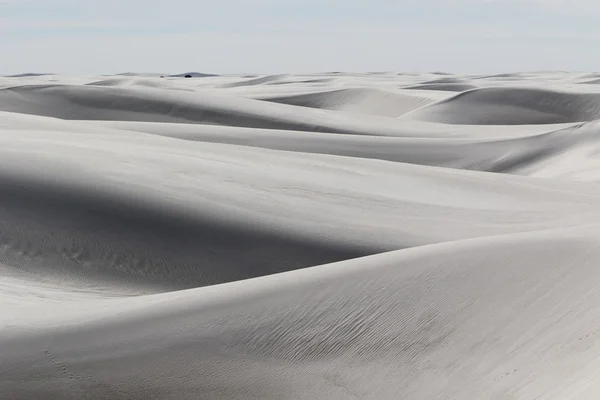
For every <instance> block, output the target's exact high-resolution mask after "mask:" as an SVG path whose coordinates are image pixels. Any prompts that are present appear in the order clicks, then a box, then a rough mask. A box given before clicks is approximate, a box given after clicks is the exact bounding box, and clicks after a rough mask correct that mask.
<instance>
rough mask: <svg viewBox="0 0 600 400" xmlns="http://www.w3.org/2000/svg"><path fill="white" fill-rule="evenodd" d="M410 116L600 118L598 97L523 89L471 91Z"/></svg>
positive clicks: (464, 120) (522, 121)
mask: <svg viewBox="0 0 600 400" xmlns="http://www.w3.org/2000/svg"><path fill="white" fill-rule="evenodd" d="M412 116H414V117H416V118H420V119H425V120H428V121H432V122H442V123H449V124H467V125H529V124H557V123H568V122H585V121H590V120H594V119H597V118H598V117H600V95H598V94H588V93H567V92H558V91H549V90H543V89H525V88H502V87H499V88H483V89H474V90H471V91H467V92H464V93H460V94H458V95H456V96H455V97H453V98H450V99H447V100H444V101H442V102H439V103H437V104H434V105H431V106H429V107H427V108H424V109H421V110H418V111H416V112H415V113H414V114H412Z"/></svg>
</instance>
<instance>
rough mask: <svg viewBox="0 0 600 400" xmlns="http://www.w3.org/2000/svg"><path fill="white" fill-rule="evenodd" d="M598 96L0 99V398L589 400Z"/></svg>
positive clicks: (458, 83) (599, 235)
mask: <svg viewBox="0 0 600 400" xmlns="http://www.w3.org/2000/svg"><path fill="white" fill-rule="evenodd" d="M186 75H189V76H191V77H193V78H202V79H188V78H186ZM597 80H598V75H597V74H587V73H586V74H581V73H579V74H569V73H564V72H557V73H553V72H536V73H507V74H497V75H492V76H473V75H469V76H467V75H456V74H450V73H439V72H434V73H422V74H419V73H410V74H403V73H396V72H380V73H379V72H372V73H365V74H358V73H352V74H351V73H341V72H332V73H319V74H304V75H300V74H278V75H239V76H238V75H236V76H233V75H231V76H229V75H227V76H225V75H213V74H203V73H196V72H189V73H183V74H177V75H169V74H162V75H161V74H138V73H124V74H118V75H104V76H86V77H66V76H60V75H46V74H21V75H15V76H13V77H5V78H0V277H1V279H0V310H1V311H2V312H1V313H0V399H2V400H3V399H18V400H21V399H22V400H28V399H50V400H53V399H55V400H59V399H60V400H63V399H66V400H70V399H73V400H75V399H77V400H78V399H94V400H106V399H140V400H141V399H173V400H179V399H189V400H197V399H211V400H249V399H257V400H258V399H260V400H286V399H290V400H291V399H294V400H296V399H305V400H315V399H316V400H325V399H327V400H332V399H334V400H335V399H339V400H346V399H369V400H396V399H405V400H432V399H451V400H465V399H482V400H483V399H490V400H491V399H498V400H499V399H514V400H531V399H544V400H564V399H578V400H579V399H583V400H596V399H597V398H598V396H599V395H600V381H599V380H598V379H597V376H598V374H599V373H600V357H599V356H598V354H600V352H599V351H598V350H599V349H600V333H599V332H600V327H599V326H598V320H599V317H600V316H599V313H598V312H597V310H598V309H599V308H600V283H599V282H600V279H599V278H600V268H599V267H598V265H599V262H600V250H599V249H600V247H599V246H598V244H599V242H600V208H599V204H600V186H598V184H597V183H598V182H599V181H600V158H599V157H598V154H600V139H599V138H600V121H598V119H600V85H598V84H597V82H596V81H597Z"/></svg>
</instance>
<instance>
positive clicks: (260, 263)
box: [0, 175, 367, 292]
mask: <svg viewBox="0 0 600 400" xmlns="http://www.w3.org/2000/svg"><path fill="white" fill-rule="evenodd" d="M240 219H241V218H240ZM0 221H1V222H2V223H1V224H0V262H1V263H4V264H6V265H9V266H11V267H13V268H15V269H16V270H17V271H19V272H23V271H24V272H28V273H31V274H33V275H36V276H38V277H40V278H42V279H50V280H53V281H55V280H58V281H59V282H63V283H69V282H72V283H78V284H80V285H83V287H89V288H93V287H94V286H106V285H108V286H114V287H118V288H121V289H125V291H127V290H132V291H134V292H135V291H142V292H154V291H164V290H175V289H185V288H192V287H197V286H204V285H210V284H216V283H223V282H228V281H234V280H239V279H245V278H252V277H258V276H262V275H267V274H272V273H277V272H284V271H289V270H294V269H298V268H303V267H307V266H312V265H316V264H322V263H325V262H330V261H336V260H343V259H348V258H354V257H358V256H362V255H365V254H366V253H367V252H365V250H364V249H360V248H350V247H349V246H343V245H340V244H335V243H329V242H327V241H323V240H319V239H317V238H316V239H314V240H311V239H307V238H305V237H299V236H295V235H294V234H290V233H289V232H284V231H281V230H279V231H278V230H276V229H273V228H272V227H270V226H257V225H255V224H252V223H249V222H248V221H243V220H235V219H233V220H232V219H227V218H224V217H217V216H214V215H211V214H210V212H203V211H202V210H194V211H193V210H183V209H175V208H173V207H168V206H164V205H159V204H158V202H152V201H151V200H148V198H146V199H144V198H142V196H136V195H135V194H134V192H132V193H129V194H127V193H120V194H118V193H116V191H115V192H105V193H100V192H99V191H96V190H89V189H82V188H77V187H68V186H66V185H58V184H56V183H46V182H40V181H36V180H33V179H25V178H18V177H9V176H6V175H4V176H2V178H1V179H0Z"/></svg>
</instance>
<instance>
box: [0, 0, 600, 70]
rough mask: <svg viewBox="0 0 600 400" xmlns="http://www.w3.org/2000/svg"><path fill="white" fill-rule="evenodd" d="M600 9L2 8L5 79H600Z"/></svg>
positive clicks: (199, 1)
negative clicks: (131, 75)
mask: <svg viewBox="0 0 600 400" xmlns="http://www.w3.org/2000/svg"><path fill="white" fill-rule="evenodd" d="M599 15H600V1H598V0H570V1H567V0H420V1H408V0H395V1H394V0H362V1H358V0H287V1H286V0H245V1H244V0H220V1H210V2H209V1H204V0H195V1H194V0H166V1H162V2H155V1H148V0H145V1H141V0H103V1H100V0H98V1H87V0H0V74H15V73H21V72H55V73H67V74H103V73H106V74H109V73H119V72H127V71H136V72H165V73H175V72H184V71H200V72H212V73H279V72H319V71H356V72H359V71H447V72H465V73H494V72H507V71H531V70H573V71H595V70H600V51H598V49H599V48H600V46H599V45H600V24H599V23H598V16H599Z"/></svg>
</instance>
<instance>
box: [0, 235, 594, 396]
mask: <svg viewBox="0 0 600 400" xmlns="http://www.w3.org/2000/svg"><path fill="white" fill-rule="evenodd" d="M599 234H600V231H599V230H598V227H597V226H592V227H589V228H577V229H570V230H554V231H545V232H537V233H529V234H516V235H508V236H500V237H490V238H480V239H473V240H467V241H463V242H453V243H444V244H440V245H432V246H426V247H423V248H417V249H409V250H402V251H398V252H392V253H386V254H381V255H375V256H371V257H366V258H360V259H356V260H352V261H344V262H341V263H338V264H333V265H328V266H320V267H315V268H310V269H305V270H301V271H295V272H290V273H285V274H280V275H271V276H269V277H265V278H261V279H256V280H247V281H243V282H237V283H231V284H226V285H222V286H213V287H209V288H203V289H194V290H190V291H183V292H175V293H173V294H165V295H158V296H150V297H138V298H134V299H129V300H114V301H113V300H107V301H106V305H105V306H103V307H105V308H104V309H105V310H106V308H107V307H110V302H114V304H115V305H117V304H118V307H119V310H120V312H119V313H118V314H117V315H114V316H107V315H106V313H107V311H102V307H96V309H97V310H100V314H99V316H96V317H94V316H92V315H91V314H90V313H89V312H86V313H85V314H82V313H81V311H78V312H75V313H74V314H72V315H71V316H63V318H62V319H63V322H61V326H62V328H60V329H59V330H58V331H54V332H52V331H49V332H47V333H44V332H43V331H38V332H37V334H35V335H34V336H31V337H21V338H15V337H13V338H11V337H10V335H4V338H3V339H2V348H3V349H8V348H10V349H11V351H10V352H8V353H6V352H5V354H4V355H3V363H2V364H0V370H1V371H2V376H3V377H4V381H2V384H1V385H0V394H2V395H4V396H8V398H11V396H20V397H23V396H34V397H35V396H38V395H40V394H41V393H45V395H46V396H49V397H47V398H65V399H71V398H77V396H80V395H81V394H82V393H86V394H87V395H88V396H96V398H102V396H108V397H111V396H112V397H114V396H125V397H127V398H141V397H144V396H148V395H149V394H150V393H155V394H156V393H158V394H160V396H161V397H164V398H181V399H191V398H196V397H195V396H197V393H198V392H199V391H201V392H203V393H211V394H210V395H211V396H212V398H214V399H226V398H227V399H242V398H248V397H250V398H253V397H255V398H258V397H261V398H264V399H270V398H273V399H275V398H282V396H283V398H298V399H309V398H323V399H325V398H327V399H345V398H348V396H350V395H354V396H359V397H360V396H362V397H363V398H390V396H394V395H397V394H398V393H402V394H404V395H405V396H409V397H412V398H428V397H431V396H445V397H446V398H451V399H459V398H464V397H465V396H467V397H471V398H472V397H481V396H486V395H487V396H489V395H493V396H500V397H506V396H509V395H511V393H515V392H527V393H529V395H531V396H539V395H542V394H544V395H545V396H546V397H547V398H549V399H561V398H563V397H562V396H564V395H565V394H567V393H570V392H571V391H573V390H578V389H580V385H581V384H582V383H584V382H589V381H588V380H589V379H591V377H592V376H593V374H594V373H595V370H594V367H595V366H596V365H597V364H598V362H600V359H598V356H597V354H598V353H597V351H594V350H593V349H595V348H597V347H598V346H599V345H600V343H599V342H598V340H597V337H596V334H595V333H596V332H597V331H598V327H597V325H596V318H595V316H594V314H593V313H589V312H586V311H585V309H581V304H584V303H585V304H586V306H587V307H594V306H595V305H598V304H599V303H600V295H599V294H598V293H600V291H599V290H598V283H597V282H598V279H595V278H594V276H596V275H598V269H597V268H595V266H594V265H593V264H592V263H590V262H589V261H588V260H589V258H590V257H595V256H598V250H597V246H596V241H597V239H598V238H599V237H600V236H599ZM516 277H518V279H515V278H516ZM596 278H600V277H598V276H596ZM587 309H589V308H587ZM78 314H79V315H78ZM102 314H104V315H105V316H102ZM84 315H85V316H84ZM81 317H83V318H84V319H83V320H82V319H80V318H81ZM65 320H66V321H65ZM69 320H70V322H69ZM516 348H518V349H519V351H518V352H516V351H511V349H516ZM122 349H123V350H124V349H126V351H123V350H122ZM158 359H160V360H161V362H160V363H156V360H158ZM24 374H26V375H27V376H29V377H30V378H28V379H27V384H24V383H19V382H24V380H23V378H24ZM7 377H9V380H7ZM442 377H446V378H448V377H452V378H453V381H454V382H463V379H467V377H469V379H472V380H473V381H472V382H473V383H472V384H469V385H464V384H462V383H461V384H457V385H452V384H448V383H446V382H444V381H443V379H442ZM550 377H553V379H549V378H550ZM557 377H563V378H564V379H558V378H557ZM73 380H76V382H77V385H71V384H69V382H73ZM384 383H385V384H384ZM593 388H596V389H597V387H596V386H593V385H591V386H588V387H587V388H586V390H588V391H591V390H592V389H593ZM590 393H593V392H590ZM583 398H591V397H589V396H588V397H583Z"/></svg>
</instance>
